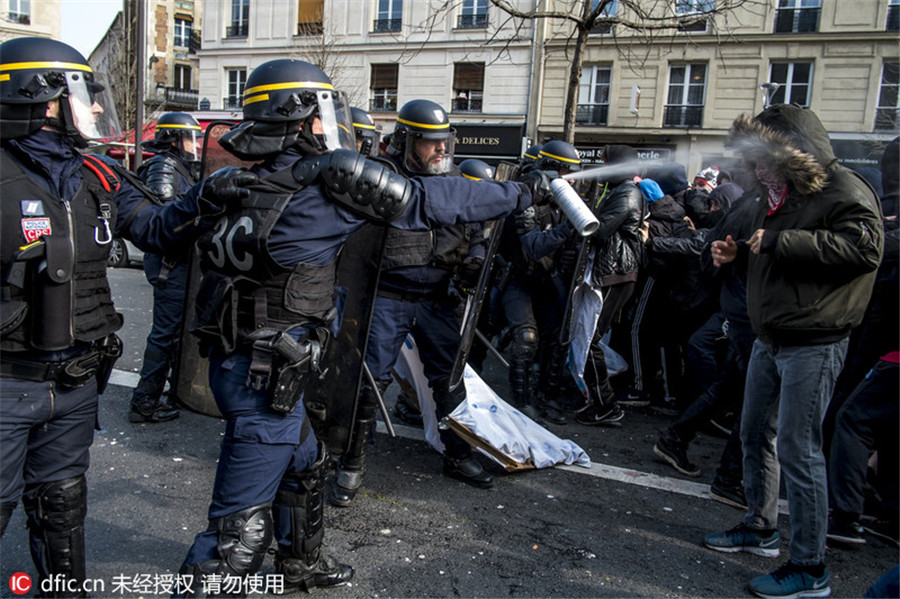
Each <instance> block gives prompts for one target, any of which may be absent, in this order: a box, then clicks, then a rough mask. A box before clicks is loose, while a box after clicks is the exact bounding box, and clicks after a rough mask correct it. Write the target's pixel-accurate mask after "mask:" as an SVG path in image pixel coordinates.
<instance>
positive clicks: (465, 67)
mask: <svg viewBox="0 0 900 599" xmlns="http://www.w3.org/2000/svg"><path fill="white" fill-rule="evenodd" d="M483 100H484V63H483V62H458V63H456V64H454V65H453V112H481V104H482V101H483Z"/></svg>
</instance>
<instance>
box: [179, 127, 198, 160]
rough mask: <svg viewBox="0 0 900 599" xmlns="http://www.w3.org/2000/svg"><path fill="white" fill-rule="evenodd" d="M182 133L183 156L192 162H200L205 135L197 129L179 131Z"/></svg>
mask: <svg viewBox="0 0 900 599" xmlns="http://www.w3.org/2000/svg"><path fill="white" fill-rule="evenodd" d="M179 131H180V132H181V155H182V156H183V157H184V159H185V160H188V161H190V162H199V161H200V153H201V152H200V150H201V149H202V147H203V133H202V132H201V131H199V130H196V129H179Z"/></svg>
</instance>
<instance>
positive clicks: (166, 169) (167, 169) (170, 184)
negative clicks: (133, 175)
mask: <svg viewBox="0 0 900 599" xmlns="http://www.w3.org/2000/svg"><path fill="white" fill-rule="evenodd" d="M140 177H141V180H142V181H143V182H144V184H145V185H146V186H147V187H149V188H150V189H151V190H153V192H154V193H155V194H156V195H158V196H159V198H160V199H161V200H162V201H163V202H169V201H170V200H173V199H175V195H176V191H175V190H176V189H177V187H178V179H177V177H178V171H177V170H176V167H175V160H174V159H172V158H169V157H167V156H166V157H163V156H160V157H154V158H153V159H151V160H149V161H148V162H147V167H146V168H145V169H143V170H142V171H141V173H140Z"/></svg>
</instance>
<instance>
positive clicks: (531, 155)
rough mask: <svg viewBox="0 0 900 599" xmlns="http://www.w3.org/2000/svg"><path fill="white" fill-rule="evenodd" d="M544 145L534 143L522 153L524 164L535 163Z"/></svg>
mask: <svg viewBox="0 0 900 599" xmlns="http://www.w3.org/2000/svg"><path fill="white" fill-rule="evenodd" d="M543 147H544V146H542V145H541V144H534V145H533V146H531V147H530V148H528V149H527V150H525V153H524V154H523V155H522V165H526V164H533V163H534V162H535V161H537V159H538V156H539V155H540V153H541V150H542V149H543Z"/></svg>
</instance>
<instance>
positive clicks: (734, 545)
mask: <svg viewBox="0 0 900 599" xmlns="http://www.w3.org/2000/svg"><path fill="white" fill-rule="evenodd" d="M765 534H766V533H765V532H763V531H761V530H754V529H752V528H750V527H749V526H747V525H746V524H744V523H741V524H738V525H737V526H735V527H734V528H731V529H728V530H726V531H723V532H714V533H711V534H708V535H706V537H705V538H704V539H703V544H704V545H706V546H707V547H709V548H710V549H713V550H715V551H721V552H722V553H737V552H738V551H744V552H746V553H752V554H753V555H759V556H762V557H778V546H779V545H780V544H781V535H780V534H779V533H778V531H777V530H776V531H775V532H773V533H771V534H769V535H768V536H764V535H765Z"/></svg>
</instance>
